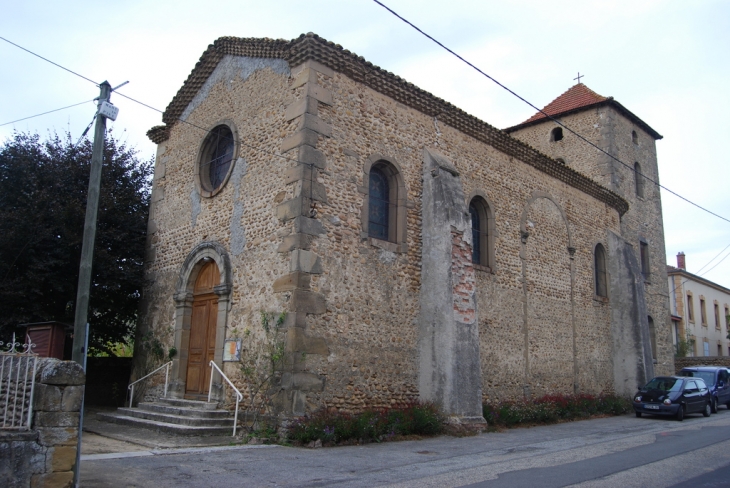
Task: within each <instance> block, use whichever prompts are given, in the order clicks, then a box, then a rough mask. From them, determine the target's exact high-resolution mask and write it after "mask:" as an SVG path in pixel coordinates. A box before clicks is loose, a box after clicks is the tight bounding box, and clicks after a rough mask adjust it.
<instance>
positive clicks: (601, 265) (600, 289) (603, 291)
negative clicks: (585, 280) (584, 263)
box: [593, 243, 608, 298]
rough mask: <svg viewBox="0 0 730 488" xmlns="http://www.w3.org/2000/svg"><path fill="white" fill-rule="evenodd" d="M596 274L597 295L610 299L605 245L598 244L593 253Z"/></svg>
mask: <svg viewBox="0 0 730 488" xmlns="http://www.w3.org/2000/svg"><path fill="white" fill-rule="evenodd" d="M593 260H594V267H593V269H594V272H595V280H596V295H597V296H599V297H602V298H608V283H607V280H606V278H607V276H606V250H605V249H604V247H603V244H600V243H599V244H596V248H595V250H594V251H593Z"/></svg>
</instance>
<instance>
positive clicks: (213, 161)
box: [198, 125, 236, 196]
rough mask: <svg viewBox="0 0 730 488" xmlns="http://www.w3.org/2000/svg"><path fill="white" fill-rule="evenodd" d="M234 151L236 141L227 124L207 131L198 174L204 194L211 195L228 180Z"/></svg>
mask: <svg viewBox="0 0 730 488" xmlns="http://www.w3.org/2000/svg"><path fill="white" fill-rule="evenodd" d="M235 152H236V141H235V137H234V134H233V131H231V128H230V127H228V126H227V125H219V126H216V127H215V128H214V129H213V130H211V131H210V132H209V133H208V136H207V137H206V138H205V141H204V142H203V147H202V150H201V153H200V163H199V167H198V176H199V178H200V186H201V190H203V193H204V194H205V196H213V195H214V194H215V193H217V192H218V190H220V189H221V188H222V187H223V185H224V184H225V183H226V181H227V180H228V176H229V173H230V171H231V166H232V165H233V159H234V157H235Z"/></svg>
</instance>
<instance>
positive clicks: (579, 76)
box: [573, 71, 585, 83]
mask: <svg viewBox="0 0 730 488" xmlns="http://www.w3.org/2000/svg"><path fill="white" fill-rule="evenodd" d="M583 77H585V75H582V74H580V71H578V77H577V78H573V79H574V80H578V83H580V79H581V78H583Z"/></svg>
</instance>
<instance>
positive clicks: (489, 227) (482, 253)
mask: <svg viewBox="0 0 730 488" xmlns="http://www.w3.org/2000/svg"><path fill="white" fill-rule="evenodd" d="M469 215H470V216H471V242H472V249H471V260H472V262H473V263H474V264H479V265H481V266H487V267H490V268H493V265H494V219H493V216H492V212H491V209H490V208H489V204H488V203H487V201H486V200H485V199H484V198H483V197H481V196H475V197H474V198H472V199H471V201H470V202H469Z"/></svg>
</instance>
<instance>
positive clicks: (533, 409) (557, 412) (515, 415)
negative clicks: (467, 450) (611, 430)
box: [483, 394, 631, 427]
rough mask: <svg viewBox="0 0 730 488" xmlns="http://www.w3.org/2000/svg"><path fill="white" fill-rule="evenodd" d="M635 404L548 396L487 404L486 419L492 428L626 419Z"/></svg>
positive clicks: (621, 400) (604, 398) (602, 398)
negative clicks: (599, 418)
mask: <svg viewBox="0 0 730 488" xmlns="http://www.w3.org/2000/svg"><path fill="white" fill-rule="evenodd" d="M629 411H631V402H630V401H629V400H628V399H626V398H621V397H617V396H615V395H603V394H601V395H597V396H594V395H585V394H582V395H546V396H544V397H541V398H538V399H536V400H531V401H517V402H500V403H494V404H492V403H485V404H484V406H483V415H484V418H485V419H486V420H487V423H488V424H489V425H491V426H502V427H516V426H519V425H522V424H551V423H555V422H560V421H563V420H575V419H580V418H587V417H591V416H595V415H624V414H626V413H627V412H629Z"/></svg>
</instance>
